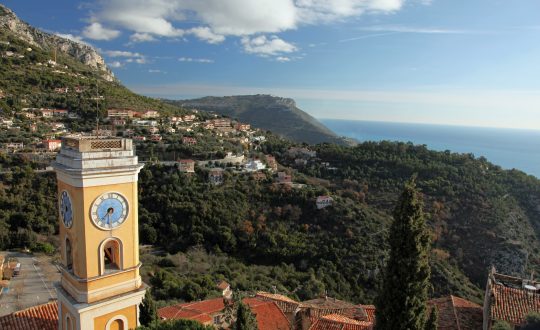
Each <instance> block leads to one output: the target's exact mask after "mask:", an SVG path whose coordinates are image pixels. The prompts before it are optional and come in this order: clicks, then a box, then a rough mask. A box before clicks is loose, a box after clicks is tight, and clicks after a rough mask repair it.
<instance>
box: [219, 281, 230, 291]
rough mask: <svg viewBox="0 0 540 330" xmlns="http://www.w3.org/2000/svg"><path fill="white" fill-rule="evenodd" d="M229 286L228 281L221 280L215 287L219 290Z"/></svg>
mask: <svg viewBox="0 0 540 330" xmlns="http://www.w3.org/2000/svg"><path fill="white" fill-rule="evenodd" d="M228 287H229V283H227V282H225V281H221V282H219V283H218V285H217V288H218V289H220V290H225V289H227V288H228Z"/></svg>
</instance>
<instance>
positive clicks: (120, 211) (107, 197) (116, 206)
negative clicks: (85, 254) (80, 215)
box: [91, 192, 128, 229]
mask: <svg viewBox="0 0 540 330" xmlns="http://www.w3.org/2000/svg"><path fill="white" fill-rule="evenodd" d="M127 214H128V204H127V201H126V199H125V198H124V196H122V195H120V194H118V193H114V192H109V193H105V194H103V195H101V196H99V197H98V198H97V199H96V200H95V201H94V204H92V209H91V218H92V221H94V223H95V224H96V225H97V226H98V227H100V228H102V229H113V228H116V227H118V226H120V225H121V224H122V223H123V222H124V221H125V220H126V218H127Z"/></svg>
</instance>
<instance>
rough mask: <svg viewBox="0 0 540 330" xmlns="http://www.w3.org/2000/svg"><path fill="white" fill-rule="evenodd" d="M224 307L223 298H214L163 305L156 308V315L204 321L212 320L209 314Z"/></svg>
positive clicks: (168, 318)
mask: <svg viewBox="0 0 540 330" xmlns="http://www.w3.org/2000/svg"><path fill="white" fill-rule="evenodd" d="M224 308H225V304H224V303H223V298H214V299H208V300H203V301H194V302H189V303H183V304H178V305H173V306H167V307H163V308H160V309H159V310H158V316H159V317H160V318H161V319H166V320H170V319H190V320H197V321H199V322H201V323H205V322H206V321H207V320H210V321H211V320H212V317H211V316H210V314H214V313H217V312H220V311H222V310H223V309H224ZM203 320H205V321H203Z"/></svg>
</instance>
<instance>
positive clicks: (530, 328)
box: [521, 312, 540, 330]
mask: <svg viewBox="0 0 540 330" xmlns="http://www.w3.org/2000/svg"><path fill="white" fill-rule="evenodd" d="M525 321H526V324H525V325H524V326H523V327H521V329H522V330H538V329H540V313H538V312H531V313H529V314H528V315H527V317H526V318H525Z"/></svg>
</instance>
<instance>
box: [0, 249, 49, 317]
mask: <svg viewBox="0 0 540 330" xmlns="http://www.w3.org/2000/svg"><path fill="white" fill-rule="evenodd" d="M3 254H4V255H5V256H6V261H7V260H8V259H9V258H17V260H18V262H19V263H21V272H20V274H19V275H17V276H14V277H13V278H12V280H11V281H10V283H9V287H8V288H7V289H4V292H3V293H2V294H1V295H0V316H3V315H7V314H10V313H13V312H15V311H18V310H21V309H25V308H28V307H32V306H35V305H39V304H44V303H47V302H48V301H49V300H51V299H55V298H56V291H55V289H54V286H53V284H54V282H57V281H58V280H59V278H60V273H58V270H57V269H56V267H54V265H53V264H52V263H51V261H50V258H48V257H42V256H40V257H36V256H34V255H32V254H26V253H19V252H7V253H3Z"/></svg>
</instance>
